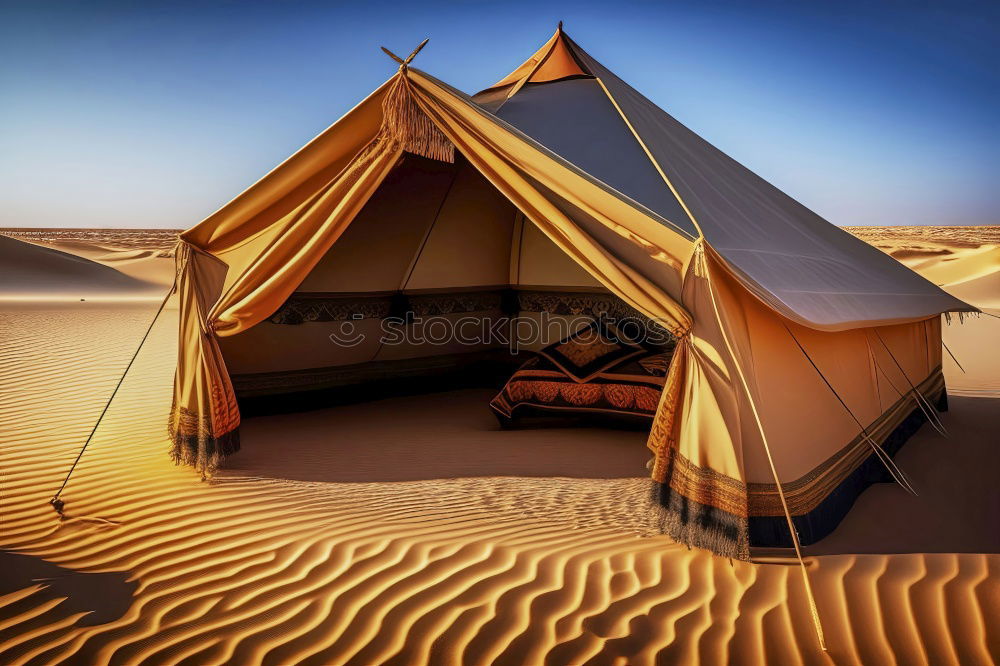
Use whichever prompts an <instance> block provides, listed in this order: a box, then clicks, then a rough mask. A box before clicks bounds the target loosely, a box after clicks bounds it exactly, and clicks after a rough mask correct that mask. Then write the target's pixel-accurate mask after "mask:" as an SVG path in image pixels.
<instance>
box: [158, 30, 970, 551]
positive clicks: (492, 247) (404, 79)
mask: <svg viewBox="0 0 1000 666" xmlns="http://www.w3.org/2000/svg"><path fill="white" fill-rule="evenodd" d="M400 62H401V66H400V69H399V72H398V73H397V74H396V75H395V76H393V77H392V78H391V79H389V80H388V81H387V82H385V83H384V84H383V85H382V86H380V87H379V88H378V89H376V90H375V91H374V92H373V93H372V94H371V95H370V96H369V97H368V98H366V99H365V100H363V101H362V102H361V103H360V104H358V105H357V106H356V107H355V108H354V109H352V110H351V111H350V112H348V113H347V114H346V115H345V116H344V117H343V118H341V119H340V120H339V121H337V122H336V123H335V124H334V125H332V126H331V127H330V128H328V129H327V130H325V131H324V132H323V133H321V134H320V135H319V136H317V137H316V138H315V139H314V140H313V141H311V142H310V143H309V144H307V145H306V146H305V147H303V148H302V149H301V150H299V151H298V152H297V153H295V154H294V155H293V156H292V157H290V158H289V159H288V160H286V161H285V162H284V163H282V164H281V165H279V166H278V167H277V168H275V169H274V170H273V171H272V172H270V173H269V174H267V175H266V176H265V177H264V178H263V179H261V180H260V181H259V182H258V183H256V184H255V185H253V186H252V187H250V188H249V189H248V190H246V191H245V192H243V193H242V194H240V195H239V196H237V197H236V198H235V199H234V200H233V201H231V202H230V203H228V204H226V205H225V206H223V207H222V208H221V209H220V210H219V211H217V212H216V213H214V214H212V215H211V216H209V217H208V218H207V219H205V220H204V221H203V222H201V223H200V224H198V225H197V226H195V227H193V228H191V229H190V230H188V231H186V232H185V233H183V234H182V235H181V240H180V243H179V244H178V251H177V271H178V272H177V282H176V285H175V288H176V291H177V293H178V298H179V304H180V337H179V357H178V366H177V371H176V374H175V381H174V403H173V408H172V411H171V416H170V435H171V439H172V442H173V456H174V458H175V459H176V460H177V461H179V462H182V463H185V464H191V465H193V466H195V467H197V468H199V469H201V470H205V471H210V470H211V469H213V468H214V467H215V466H216V465H217V464H218V463H219V461H220V460H221V459H222V458H223V457H224V456H226V455H228V454H230V453H233V452H234V451H236V450H237V449H238V447H239V435H238V432H239V423H240V412H239V408H238V404H237V400H236V389H234V382H236V384H240V383H241V382H244V383H245V386H244V388H245V389H246V390H247V391H251V392H252V391H253V390H257V391H267V390H281V389H299V388H302V387H303V386H306V385H308V384H310V383H312V384H317V383H319V384H323V383H324V382H325V383H330V382H336V381H339V380H338V378H343V377H345V376H350V377H363V376H366V373H369V374H370V373H377V374H380V375H381V376H391V375H392V374H393V373H394V372H395V373H400V374H405V373H410V374H412V373H419V372H421V371H424V370H427V369H429V368H435V367H439V366H440V365H442V364H444V365H448V364H455V363H461V360H460V359H462V358H466V357H468V356H469V354H470V353H472V352H475V353H476V354H480V353H484V352H489V351H491V350H489V349H482V348H480V347H476V348H475V349H465V348H460V347H455V346H444V347H440V346H438V347H433V348H431V347H427V346H425V345H421V344H416V343H414V344H411V345H408V346H405V345H404V346H403V347H401V348H398V347H397V348H393V349H387V348H385V347H383V346H382V345H380V344H379V343H376V342H375V341H374V340H373V339H372V338H371V336H369V338H368V339H366V341H365V342H363V343H359V344H357V345H344V346H341V347H338V348H336V349H333V348H331V346H330V345H329V344H317V341H318V340H319V339H320V337H317V336H321V337H322V338H326V337H327V333H328V329H324V328H322V327H318V326H317V324H318V323H320V322H338V321H346V320H350V321H351V322H352V324H356V325H357V327H358V329H359V330H362V331H364V330H370V331H375V330H377V329H378V325H379V322H380V321H381V320H383V319H385V318H386V317H388V316H389V315H391V314H392V313H393V312H398V311H400V309H401V306H400V303H401V302H402V303H403V306H402V309H403V310H406V311H408V312H413V311H415V310H420V309H421V308H423V310H424V311H430V312H435V313H439V314H443V315H446V316H449V315H454V314H463V315H467V314H469V313H483V312H487V311H503V312H508V313H509V312H515V313H518V314H522V315H529V316H533V315H537V314H538V313H539V312H542V311H546V312H555V313H559V312H563V311H579V309H580V307H579V305H580V303H581V302H583V303H585V307H591V306H593V308H605V309H607V308H610V307H613V306H612V305H608V303H610V302H614V303H618V304H620V305H621V306H622V307H624V308H625V309H627V310H628V311H629V312H633V313H637V314H638V315H640V316H642V317H644V318H646V319H648V320H649V321H652V322H655V323H656V324H657V325H659V326H661V327H662V328H664V329H666V330H667V331H669V332H670V334H671V335H673V336H674V337H675V338H676V340H677V345H676V349H675V351H674V353H673V357H672V360H671V364H670V369H669V374H668V376H667V379H666V385H665V388H664V390H663V392H662V395H661V396H660V400H659V404H658V406H657V408H656V416H655V417H654V419H653V425H652V428H651V431H650V434H649V440H648V445H649V448H650V449H651V450H652V451H653V453H654V463H653V465H652V477H653V483H654V488H655V491H656V496H657V500H658V502H659V503H660V505H661V506H662V510H663V512H664V514H665V516H666V518H665V528H666V531H667V532H668V533H669V534H671V535H672V536H673V537H674V538H676V539H678V540H680V541H683V542H685V543H687V544H689V545H693V546H698V547H703V548H708V549H711V550H712V551H714V552H716V553H719V554H722V555H727V556H730V557H737V558H741V559H748V558H749V548H750V546H751V545H772V546H791V545H793V541H795V537H794V536H793V535H791V534H790V532H789V523H788V521H792V522H793V523H794V526H795V528H796V531H797V533H798V535H799V537H800V539H801V541H802V542H804V543H809V542H812V541H815V540H817V539H819V538H822V536H824V535H825V534H827V533H828V532H829V531H830V530H832V529H833V527H834V526H835V525H836V524H837V522H839V520H840V519H841V518H842V517H843V515H844V514H845V513H846V511H847V510H848V509H849V508H850V506H851V504H852V503H853V501H854V499H855V498H856V497H857V495H858V494H859V493H860V492H861V490H863V489H864V487H866V486H867V485H868V484H870V483H871V482H873V481H875V480H883V479H885V478H888V477H887V476H886V475H887V474H888V473H890V472H891V473H892V474H894V475H896V476H897V478H898V479H899V480H900V481H901V482H903V483H905V478H904V477H902V476H901V475H899V474H898V472H896V471H894V470H893V465H892V462H891V455H892V453H893V452H894V450H895V449H896V448H898V446H900V445H901V443H902V442H903V441H904V440H905V439H906V437H907V436H909V434H911V433H912V432H913V431H914V430H915V429H916V428H917V427H919V426H920V424H921V423H922V422H923V420H925V419H926V418H931V419H933V418H935V417H934V414H933V409H934V406H935V405H943V404H944V401H945V388H944V382H943V378H942V374H941V330H940V316H939V315H940V314H941V313H942V312H949V311H970V310H973V308H971V307H970V306H968V305H966V304H964V303H962V302H960V301H958V300H956V299H954V298H952V297H951V296H949V295H948V294H946V293H944V292H943V291H941V290H940V289H938V288H937V287H936V286H934V285H933V284H931V283H929V282H927V281H926V280H924V279H923V278H921V277H919V276H918V275H916V274H915V273H913V272H912V271H910V270H908V269H907V268H905V267H903V266H902V265H900V264H898V263H897V262H895V261H894V260H893V259H891V258H889V257H888V256H886V255H883V254H882V253H881V252H879V251H877V250H875V249H874V248H872V247H870V246H868V245H866V244H865V243H863V242H861V241H859V240H857V239H855V238H854V237H852V236H850V235H849V234H847V233H846V232H843V231H841V230H840V229H837V228H836V227H834V226H833V225H831V224H829V223H828V222H826V221H825V220H823V219H821V218H820V217H819V216H817V215H816V214H814V213H812V212H811V211H809V210H808V209H806V208H805V207H804V206H802V205H801V204H798V203H797V202H795V201H794V200H792V199H791V198H790V197H788V196H787V195H784V194H783V193H781V192H779V191H778V190H777V189H775V188H774V187H773V186H771V185H769V184H767V183H766V182H764V181H763V180H761V179H760V178H759V177H757V176H755V175H754V174H752V173H751V172H750V171H749V170H747V169H745V168H744V167H742V166H741V165H739V164H738V163H736V162H735V161H734V160H732V159H730V158H728V157H727V156H725V155H724V154H722V153H721V152H720V151H718V150H717V149H715V148H714V147H712V146H711V145H709V144H708V143H707V142H705V141H704V140H702V139H700V138H699V137H698V136H696V135H695V134H694V133H693V132H691V131H690V130H688V129H687V128H685V127H684V126H682V125H681V124H680V123H678V122H677V121H676V120H674V119H673V118H672V117H670V116H669V115H667V114H666V113H665V112H663V111H661V110H660V109H658V108H657V107H656V106H655V105H653V104H652V103H651V102H649V101H648V100H646V99H645V98H644V97H642V96H641V95H639V94H638V93H637V92H635V91H634V90H632V89H631V88H630V87H628V86H627V85H626V84H625V83H623V82H622V81H621V80H620V79H618V78H617V77H616V76H615V75H614V74H612V73H610V72H609V71H607V70H606V69H605V68H603V67H602V66H601V65H600V64H599V63H597V62H596V61H595V60H593V59H592V58H591V57H590V56H589V55H587V54H586V53H585V52H583V51H582V50H581V49H580V48H579V47H578V46H577V45H576V44H575V43H574V42H572V41H571V40H570V39H569V38H568V37H567V36H566V35H565V33H564V32H563V31H562V30H561V28H560V29H559V30H557V32H556V34H555V35H554V36H553V37H552V39H550V40H549V41H548V42H547V43H546V44H545V45H544V46H543V47H542V49H541V50H539V51H538V52H537V53H536V54H535V55H534V56H532V58H530V59H529V60H528V61H527V62H525V63H524V64H523V65H522V66H521V67H519V68H518V69H517V70H515V71H514V72H513V73H512V74H511V75H510V76H508V77H506V78H504V79H503V80H501V81H500V82H499V83H497V84H496V85H494V86H492V87H490V88H488V89H487V90H485V91H483V92H482V93H480V94H479V95H477V96H476V97H474V98H470V97H468V96H466V95H465V94H463V93H461V92H458V91H456V90H454V89H452V88H451V87H449V86H447V85H446V84H444V83H442V82H440V81H438V80H437V79H435V78H433V77H431V76H429V75H428V74H426V73H424V72H421V71H419V70H417V69H415V68H412V67H410V66H409V63H408V62H403V61H402V60H400ZM511 295H513V297H511ZM602 299H603V300H602ZM567 303H569V304H570V305H567ZM595 303H597V305H594V304H595ZM574 304H575V305H574ZM561 308H563V309H561ZM565 308H568V310H565ZM595 311H596V310H595ZM366 327H367V328H366ZM255 382H256V383H255ZM237 388H238V387H237ZM795 545H796V546H797V545H798V544H797V543H795Z"/></svg>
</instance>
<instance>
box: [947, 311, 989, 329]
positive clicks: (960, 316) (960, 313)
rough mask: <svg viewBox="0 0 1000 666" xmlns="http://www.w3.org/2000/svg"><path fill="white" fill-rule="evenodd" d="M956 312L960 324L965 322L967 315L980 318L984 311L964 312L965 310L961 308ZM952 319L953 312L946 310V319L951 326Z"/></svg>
mask: <svg viewBox="0 0 1000 666" xmlns="http://www.w3.org/2000/svg"><path fill="white" fill-rule="evenodd" d="M955 314H957V315H958V323H959V324H964V323H965V318H966V317H975V318H976V319H979V316H980V315H981V314H982V312H964V311H961V310H960V311H958V312H956V313H955ZM951 319H952V313H950V312H945V313H944V321H945V323H947V324H948V325H949V326H951Z"/></svg>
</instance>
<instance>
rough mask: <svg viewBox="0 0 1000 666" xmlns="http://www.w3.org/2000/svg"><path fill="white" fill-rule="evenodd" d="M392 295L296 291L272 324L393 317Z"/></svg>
mask: <svg viewBox="0 0 1000 666" xmlns="http://www.w3.org/2000/svg"><path fill="white" fill-rule="evenodd" d="M391 308H392V299H391V297H390V296H389V295H383V294H375V295H372V296H361V295H349V294H327V293H309V292H296V293H294V294H292V295H291V296H289V297H288V300H287V301H285V303H284V305H282V306H281V308H280V309H279V310H278V311H277V312H275V313H274V314H273V315H271V316H270V317H268V321H270V322H271V323H272V324H304V323H305V322H313V321H346V320H349V319H384V318H386V317H388V316H389V313H390V311H391Z"/></svg>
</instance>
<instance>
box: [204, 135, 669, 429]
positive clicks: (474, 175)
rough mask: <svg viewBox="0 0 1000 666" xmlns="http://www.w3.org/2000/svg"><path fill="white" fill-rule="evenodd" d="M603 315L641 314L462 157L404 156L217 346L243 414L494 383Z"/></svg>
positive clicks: (492, 386) (663, 334)
mask: <svg viewBox="0 0 1000 666" xmlns="http://www.w3.org/2000/svg"><path fill="white" fill-rule="evenodd" d="M600 317H603V318H632V319H638V318H639V317H640V315H638V313H637V312H635V311H634V310H632V309H630V308H628V306H626V305H625V303H624V302H623V301H622V300H621V299H619V298H617V297H616V296H615V295H613V294H612V293H611V292H609V291H608V290H607V289H606V288H604V287H603V286H602V285H601V284H600V283H599V282H597V280H595V279H594V278H593V277H591V276H590V275H589V274H588V273H587V272H586V271H584V269H582V268H581V267H579V266H578V265H577V264H576V263H575V262H574V261H573V260H572V259H571V258H569V257H568V256H567V255H566V254H564V253H563V252H562V250H561V249H559V248H558V247H557V246H556V245H555V244H554V243H553V242H552V241H550V240H549V239H548V238H547V237H546V236H545V235H544V234H543V233H542V232H541V231H540V230H538V229H537V228H536V227H535V226H534V225H533V224H532V223H531V222H530V221H528V220H526V219H525V217H524V215H522V214H521V212H520V211H519V210H518V209H517V208H515V207H514V206H513V205H512V204H511V203H510V202H509V201H508V200H507V199H506V198H505V197H504V196H503V195H502V194H501V193H500V192H499V191H497V189H496V188H495V187H493V185H492V184H490V183H489V182H488V181H487V180H486V179H485V178H484V177H483V176H482V175H481V174H480V173H479V172H478V171H477V170H476V169H475V168H474V167H473V166H472V165H470V164H469V163H468V162H467V161H465V160H464V159H463V158H462V157H461V156H457V159H456V161H455V163H454V164H449V163H445V162H440V161H435V160H430V159H426V158H422V157H418V156H415V155H410V154H404V157H403V158H402V159H401V161H400V163H399V164H398V165H397V166H396V167H395V168H394V169H393V171H392V172H390V174H389V175H388V176H387V177H386V179H385V181H384V182H383V183H382V184H381V185H380V186H379V188H378V189H377V191H376V192H375V193H374V195H373V196H372V197H371V199H370V200H369V201H368V202H367V203H366V205H365V206H364V207H363V208H362V210H361V211H360V212H359V213H358V215H357V217H356V219H355V220H354V221H353V222H352V223H351V224H350V226H349V227H348V228H347V229H346V231H345V232H344V233H343V234H342V236H341V237H340V238H339V239H338V240H337V241H336V243H335V244H334V245H333V246H332V247H331V249H330V250H329V251H328V252H327V253H326V255H325V256H324V257H323V258H322V259H321V260H320V261H319V262H318V263H317V264H316V266H315V267H314V268H313V270H312V271H311V273H310V274H309V275H308V276H307V277H306V278H305V280H304V281H303V282H302V283H301V284H300V285H299V287H298V289H297V290H296V291H295V292H294V293H293V294H292V295H291V297H289V298H288V299H287V300H286V302H285V303H284V304H283V305H282V306H281V307H280V308H279V309H278V310H277V311H275V312H274V313H272V314H271V315H270V317H269V318H268V319H266V320H265V321H263V322H261V323H260V324H257V325H256V326H254V327H252V328H250V329H248V330H247V331H245V332H243V333H240V334H238V335H235V336H229V337H225V338H222V339H221V340H220V346H221V349H222V352H223V355H224V358H225V362H226V367H227V368H228V369H229V371H230V374H231V377H232V380H233V385H234V388H235V390H236V394H237V397H238V398H239V400H240V408H241V412H242V414H243V416H244V417H247V416H252V415H254V414H261V413H272V412H275V411H287V410H289V409H291V410H305V409H321V408H326V407H329V406H331V405H334V404H342V403H344V402H355V403H357V402H363V401H365V400H370V399H376V398H381V397H385V396H394V395H407V394H414V393H427V392H434V391H442V390H451V389H457V388H480V389H490V390H493V391H496V390H499V388H500V387H502V386H503V383H504V382H505V381H506V379H507V378H509V377H510V375H511V373H512V372H513V371H514V370H515V369H516V368H517V366H518V365H520V364H522V363H523V362H525V361H526V360H527V359H528V358H529V357H530V356H531V352H534V351H537V350H538V349H540V348H542V347H544V346H546V345H548V344H551V343H553V342H556V341H558V340H560V339H563V338H565V337H567V336H569V335H571V334H572V333H574V332H576V331H578V330H580V329H581V328H583V327H586V326H588V325H589V324H590V323H591V322H593V321H594V319H595V318H600ZM648 324H649V325H650V326H652V325H653V324H652V323H651V322H648ZM633 328H635V327H633ZM636 330H638V329H636ZM657 333H659V334H660V340H661V341H662V342H664V343H666V342H669V334H667V333H666V332H665V331H663V330H662V329H659V330H658V331H657ZM654 342H655V341H654Z"/></svg>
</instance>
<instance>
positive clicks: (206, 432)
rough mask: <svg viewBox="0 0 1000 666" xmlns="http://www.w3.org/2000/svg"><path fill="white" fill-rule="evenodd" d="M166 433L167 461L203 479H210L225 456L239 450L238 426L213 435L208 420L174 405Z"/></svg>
mask: <svg viewBox="0 0 1000 666" xmlns="http://www.w3.org/2000/svg"><path fill="white" fill-rule="evenodd" d="M167 432H168V434H169V436H170V443H171V447H170V458H171V459H172V460H173V461H174V462H175V463H176V464H178V465H190V466H191V467H194V468H195V469H196V470H198V471H199V472H201V473H202V474H204V475H206V476H211V474H212V473H214V472H215V470H216V469H217V468H218V467H219V465H220V464H221V463H222V461H223V460H224V459H225V458H226V457H227V456H230V455H232V454H234V453H236V452H237V451H239V450H240V430H239V428H238V427H234V428H233V429H232V430H229V431H228V432H225V433H221V434H218V435H216V434H214V433H213V430H212V424H211V421H210V420H209V419H206V418H203V417H201V416H200V415H199V414H195V413H193V412H191V411H190V410H188V409H185V408H183V407H177V406H176V405H174V406H173V408H172V409H171V410H170V420H169V422H168V423H167Z"/></svg>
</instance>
